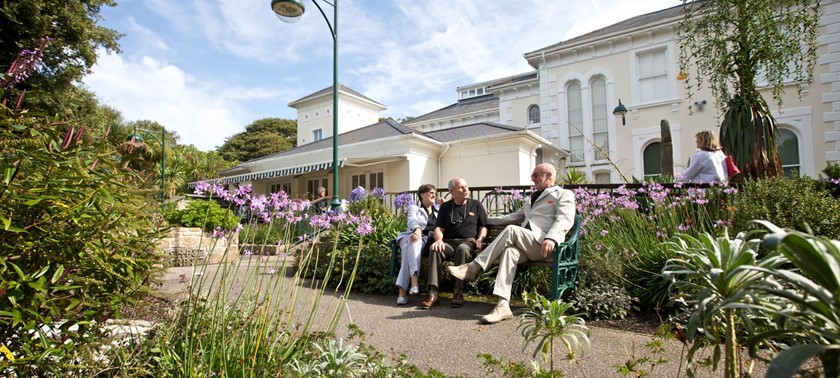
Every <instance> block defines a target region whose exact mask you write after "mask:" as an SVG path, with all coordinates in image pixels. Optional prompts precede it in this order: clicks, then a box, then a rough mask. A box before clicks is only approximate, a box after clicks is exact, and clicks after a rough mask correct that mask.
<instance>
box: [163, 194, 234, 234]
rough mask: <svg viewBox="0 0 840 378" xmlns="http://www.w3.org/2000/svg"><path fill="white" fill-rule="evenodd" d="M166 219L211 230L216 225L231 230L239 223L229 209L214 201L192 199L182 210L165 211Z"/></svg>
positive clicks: (172, 222)
mask: <svg viewBox="0 0 840 378" xmlns="http://www.w3.org/2000/svg"><path fill="white" fill-rule="evenodd" d="M166 217H167V218H166V220H167V221H168V222H169V223H171V224H177V225H180V226H182V227H198V228H201V229H203V230H205V231H208V232H212V231H213V230H215V229H216V227H221V229H223V230H232V229H234V228H236V226H237V225H238V224H239V218H238V217H237V216H236V214H234V213H233V211H231V210H230V209H224V208H222V206H221V205H219V204H218V203H217V202H216V201H210V200H192V201H189V203H188V204H187V208H186V209H184V210H182V211H173V212H167V213H166Z"/></svg>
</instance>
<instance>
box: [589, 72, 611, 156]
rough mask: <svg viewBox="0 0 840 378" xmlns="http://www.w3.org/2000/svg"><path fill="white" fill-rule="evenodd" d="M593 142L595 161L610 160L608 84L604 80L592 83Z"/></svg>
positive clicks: (600, 79)
mask: <svg viewBox="0 0 840 378" xmlns="http://www.w3.org/2000/svg"><path fill="white" fill-rule="evenodd" d="M591 95H592V141H593V142H594V143H595V146H597V147H598V148H596V149H595V160H607V159H609V158H610V156H609V153H610V133H609V126H608V124H607V114H608V113H607V83H606V81H604V79H603V78H597V79H595V80H593V81H592V85H591Z"/></svg>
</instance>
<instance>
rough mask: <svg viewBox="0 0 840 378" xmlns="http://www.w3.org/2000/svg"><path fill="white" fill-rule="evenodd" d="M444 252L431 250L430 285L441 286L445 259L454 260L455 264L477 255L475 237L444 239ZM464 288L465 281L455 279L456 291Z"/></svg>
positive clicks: (463, 262) (466, 261)
mask: <svg viewBox="0 0 840 378" xmlns="http://www.w3.org/2000/svg"><path fill="white" fill-rule="evenodd" d="M443 243H444V245H445V247H444V249H443V253H440V252H433V251H429V287H432V286H434V287H439V286H438V277H440V275H441V274H442V273H443V272H442V270H443V261H444V260H452V261H453V262H454V263H455V265H461V264H466V263H468V262H470V261H472V260H473V258H474V257H475V239H474V238H469V239H443ZM429 244H431V243H429ZM463 289H464V281H461V280H455V291H462V290H463Z"/></svg>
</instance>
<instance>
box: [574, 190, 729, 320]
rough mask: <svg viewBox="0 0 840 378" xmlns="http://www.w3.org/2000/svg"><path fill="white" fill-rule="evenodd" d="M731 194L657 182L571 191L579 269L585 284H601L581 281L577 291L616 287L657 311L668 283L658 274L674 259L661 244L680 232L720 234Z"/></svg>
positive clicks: (641, 304) (726, 221) (664, 298)
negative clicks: (578, 225)
mask: <svg viewBox="0 0 840 378" xmlns="http://www.w3.org/2000/svg"><path fill="white" fill-rule="evenodd" d="M736 192H737V191H736V190H735V189H734V188H730V187H723V186H714V187H711V188H708V189H705V190H700V189H697V188H693V187H686V188H683V187H680V186H679V185H678V186H676V187H674V188H667V187H664V186H663V185H661V184H658V183H643V186H642V187H641V188H638V189H629V188H627V187H625V186H622V187H620V188H619V189H618V190H617V191H616V193H614V194H613V193H608V192H597V191H595V190H591V189H586V188H580V189H577V190H575V198H576V202H577V210H578V212H579V213H580V214H581V215H582V217H583V220H582V227H581V235H582V237H583V240H584V242H583V243H581V259H580V261H581V269H582V270H584V271H587V273H588V274H586V275H585V277H589V278H588V279H589V280H597V281H600V282H581V284H580V289H579V290H587V286H588V285H589V286H597V285H604V284H607V285H618V286H621V287H624V288H626V289H627V290H628V292H629V294H630V296H632V297H635V298H638V300H639V305H640V307H641V308H642V309H648V310H649V309H656V308H660V307H662V306H663V305H664V304H665V301H666V300H667V287H668V282H667V281H666V280H664V279H663V278H662V277H661V276H660V275H659V273H658V272H660V271H661V270H662V266H664V264H665V262H666V261H667V260H668V259H670V258H672V257H674V256H673V252H672V251H671V250H670V249H669V248H668V247H667V246H665V245H663V242H666V241H668V240H669V239H670V238H671V237H672V236H674V235H676V234H681V233H686V234H692V235H696V234H697V233H700V232H709V233H712V234H716V233H720V232H722V230H723V228H724V227H725V226H728V225H730V224H731V218H732V213H731V210H730V209H729V208H728V207H729V205H728V203H729V202H728V201H729V199H728V198H729V196H730V195H732V194H734V193H736ZM596 284H597V285H596Z"/></svg>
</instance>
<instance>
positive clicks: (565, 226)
mask: <svg viewBox="0 0 840 378" xmlns="http://www.w3.org/2000/svg"><path fill="white" fill-rule="evenodd" d="M556 176H557V170H556V169H555V168H554V166H552V165H551V164H540V165H538V166H537V167H536V168H534V171H533V173H531V181H533V182H534V193H533V194H531V198H530V200H529V201H525V205H524V206H523V207H521V208H519V210H517V211H516V212H515V213H513V214H509V215H507V216H505V217H503V218H490V219H488V224H506V225H508V226H507V227H505V229H504V230H503V231H502V232H501V233H500V234H499V236H497V237H496V239H495V240H493V242H492V243H490V245H488V246H487V247H486V248H485V249H484V251H482V252H481V253H480V254H479V255H478V256H476V258H475V260H473V261H472V262H471V263H469V264H463V265H459V266H451V267H448V268H447V269H449V273H450V274H452V276H453V277H455V278H457V279H461V280H464V281H471V280H474V279H475V277H476V276H477V275H478V274H479V273H480V272H482V271H485V270H487V269H489V268H490V267H491V266H493V265H494V264H497V263H498V264H499V273H498V274H497V275H496V285H495V286H494V288H493V294H494V295H496V296H497V297H499V303H498V304H497V305H496V307H495V308H494V309H493V311H492V312H491V313H489V314H487V315H485V316H484V317H482V318H481V321H482V322H484V323H488V324H492V323H498V322H500V321H502V320H505V319H510V318H512V317H513V313H512V312H511V311H510V305H509V303H508V301H509V300H510V291H511V286H513V277H514V275H516V265H517V264H520V263H523V262H526V261H542V260H546V259H551V258H552V257H553V256H552V254H553V251H554V247H555V246H556V245H557V243H561V242H563V241H565V240H566V233H568V232H569V230H571V229H572V226H573V225H574V221H575V195H574V193H572V192H571V191H569V190H565V189H562V188H560V187H559V186H556V185H554V180H555V177H556ZM519 225H521V226H519Z"/></svg>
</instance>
